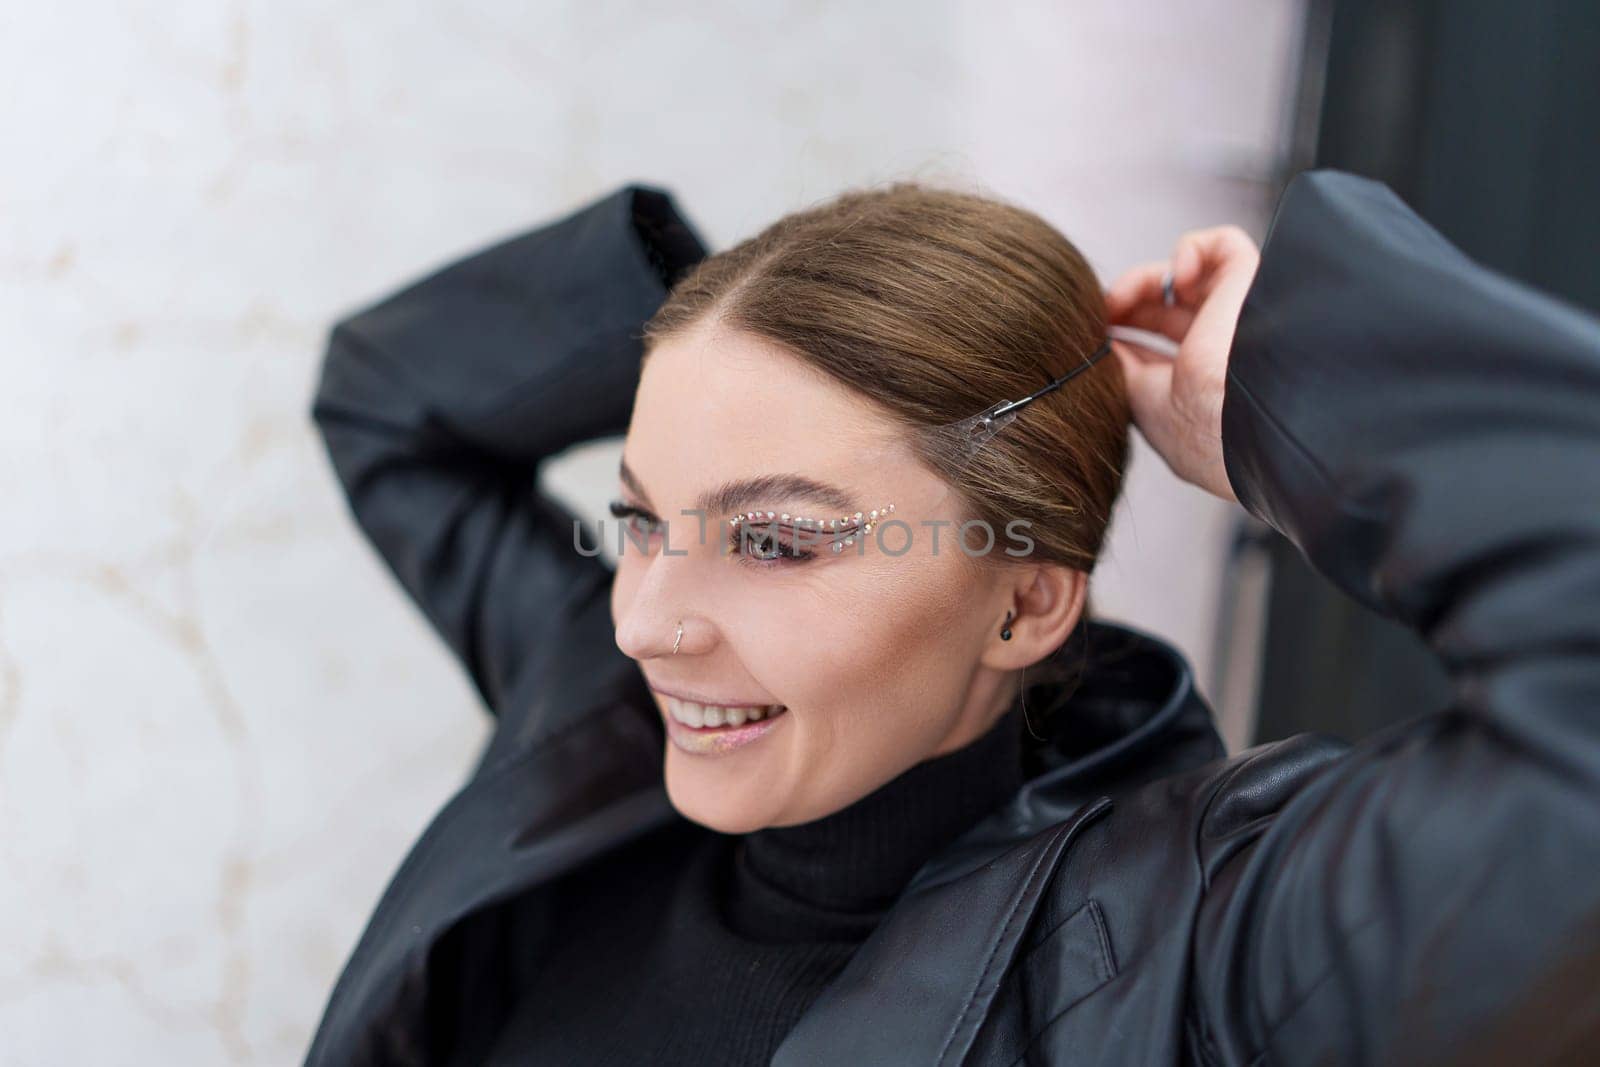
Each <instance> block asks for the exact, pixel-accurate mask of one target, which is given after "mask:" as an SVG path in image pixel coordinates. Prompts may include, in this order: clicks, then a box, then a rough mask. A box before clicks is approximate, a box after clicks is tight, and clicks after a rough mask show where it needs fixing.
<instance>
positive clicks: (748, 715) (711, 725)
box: [661, 693, 789, 730]
mask: <svg viewBox="0 0 1600 1067" xmlns="http://www.w3.org/2000/svg"><path fill="white" fill-rule="evenodd" d="M661 699H662V702H663V703H664V704H666V706H667V714H668V715H671V716H672V718H673V719H674V720H675V721H677V722H679V723H681V724H682V725H684V726H687V727H689V728H690V729H694V730H721V729H728V728H730V727H738V726H744V725H747V724H749V723H753V722H762V721H765V720H767V719H775V718H777V717H778V716H779V715H782V714H783V713H785V712H786V711H788V710H789V708H788V707H787V705H784V704H758V705H746V706H742V707H724V706H721V705H717V704H697V703H695V702H694V701H692V700H679V699H678V698H677V697H669V696H667V695H666V694H664V693H663V694H662V697H661Z"/></svg>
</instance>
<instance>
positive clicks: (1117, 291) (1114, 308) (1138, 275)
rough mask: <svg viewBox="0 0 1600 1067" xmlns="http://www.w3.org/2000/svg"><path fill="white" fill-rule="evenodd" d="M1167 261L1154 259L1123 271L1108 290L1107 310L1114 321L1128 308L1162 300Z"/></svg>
mask: <svg viewBox="0 0 1600 1067" xmlns="http://www.w3.org/2000/svg"><path fill="white" fill-rule="evenodd" d="M1167 266H1168V264H1167V261H1166V260H1164V259H1162V260H1153V261H1151V262H1149V263H1141V264H1140V265H1139V266H1137V267H1132V268H1130V269H1128V270H1126V271H1123V272H1122V274H1121V275H1119V276H1118V278H1117V280H1116V281H1115V282H1113V283H1112V285H1111V288H1109V289H1107V290H1106V312H1107V314H1109V315H1110V316H1111V320H1112V321H1113V322H1116V321H1119V316H1121V315H1122V314H1124V313H1126V312H1127V311H1128V309H1130V308H1133V307H1136V306H1137V305H1140V304H1145V303H1149V302H1150V301H1152V300H1154V301H1156V302H1157V303H1159V302H1160V300H1161V281H1162V278H1163V277H1164V276H1165V275H1166V273H1167Z"/></svg>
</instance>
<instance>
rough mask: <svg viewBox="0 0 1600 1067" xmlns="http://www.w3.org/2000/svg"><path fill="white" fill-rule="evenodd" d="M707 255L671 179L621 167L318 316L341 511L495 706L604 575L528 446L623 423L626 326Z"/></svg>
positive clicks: (552, 449) (629, 329) (322, 416)
mask: <svg viewBox="0 0 1600 1067" xmlns="http://www.w3.org/2000/svg"><path fill="white" fill-rule="evenodd" d="M704 255H705V248H704V246H703V244H702V243H701V241H700V239H699V237H698V236H697V235H696V234H695V233H694V231H693V230H692V229H691V228H690V226H689V225H688V224H687V223H686V222H685V220H684V219H683V218H682V217H681V216H680V215H679V213H678V210H677V208H676V206H675V205H674V203H673V201H672V199H671V197H670V195H669V194H668V193H666V192H665V191H663V190H660V189H655V188H650V187H646V186H638V185H628V186H624V187H622V188H620V189H618V190H616V191H614V192H612V193H610V194H608V195H606V196H604V197H602V198H599V199H597V200H594V201H592V202H590V203H588V204H587V205H585V206H583V207H581V208H580V209H578V210H576V211H574V212H572V213H570V214H568V215H566V216H564V217H562V218H559V219H557V220H555V221H552V222H549V223H547V224H545V225H542V226H539V227H537V228H534V229H532V230H530V231H528V232H526V233H524V234H521V235H519V236H516V237H514V238H511V239H509V240H506V241H504V242H501V243H499V244H496V245H495V246H493V247H490V248H487V249H484V250H482V251H479V252H476V253H474V254H472V255H469V256H467V257H465V258H463V259H460V260H458V261H456V262H454V263H451V264H449V265H447V266H445V267H443V268H441V269H439V270H437V271H435V272H433V273H431V274H429V275H428V276H426V277H424V278H422V279H420V280H418V281H416V282H414V283H413V284H410V285H408V286H406V287H405V288H403V289H401V290H399V291H398V292H396V293H394V294H392V295H390V296H388V297H386V298H384V299H383V300H381V301H379V302H378V303H376V304H374V305H372V306H371V307H368V308H366V309H364V310H361V311H359V312H357V313H355V314H352V315H350V316H348V317H346V318H344V319H343V320H341V321H340V322H339V323H338V324H337V325H335V326H334V327H333V329H332V331H331V334H330V336H329V339H328V344H327V350H326V355H325V357H324V360H323V364H322V370H321V377H320V381H319V383H318V386H317V390H316V395H315V398H314V400H313V403H312V417H313V419H314V420H315V423H316V426H317V428H318V430H319V432H320V433H321V435H322V439H323V442H324V444H325V446H326V448H327V450H328V455H329V458H330V459H331V461H332V464H333V467H334V470H335V472H336V473H337V476H338V478H339V481H340V483H341V484H342V486H343V488H344V491H345V494H346V496H347V497H348V499H349V505H350V508H351V511H352V512H353V514H354V517H355V519H356V521H357V523H358V524H359V525H360V527H361V529H362V531H363V532H364V533H365V535H366V536H367V538H368V539H369V540H370V541H371V542H372V544H373V546H374V547H375V548H376V549H377V551H378V552H379V553H380V554H381V556H382V557H383V559H384V561H385V562H386V563H387V564H388V566H389V569H390V570H391V571H392V572H393V573H394V575H395V577H396V578H398V579H399V581H400V583H401V585H402V586H403V587H404V588H405V590H406V592H407V593H408V594H409V595H410V597H411V598H412V599H413V600H414V602H415V603H416V604H417V605H418V606H419V607H420V608H421V610H422V611H423V613H424V614H425V615H426V616H427V618H428V620H429V622H430V623H431V624H432V625H433V627H434V628H435V629H436V630H437V631H438V633H439V634H440V635H441V636H442V637H443V638H444V640H445V641H446V642H447V643H448V645H449V646H450V648H451V649H452V650H453V651H454V653H455V654H456V656H457V657H458V658H459V660H460V661H461V663H462V665H463V667H464V668H465V670H466V671H467V672H468V674H469V676H470V677H471V679H472V681H473V683H474V685H475V686H476V687H477V689H478V692H479V694H480V695H481V696H482V698H483V700H484V701H485V703H486V705H487V706H488V707H489V709H490V710H492V711H494V712H496V713H498V712H499V711H500V710H501V708H502V703H503V701H505V700H506V699H507V696H508V694H509V693H510V691H511V689H512V687H513V686H514V685H516V684H517V683H518V681H519V680H520V679H521V677H522V674H523V672H525V671H526V670H528V669H529V667H528V665H529V664H530V663H533V662H536V660H537V657H538V655H539V653H540V652H541V650H542V649H543V647H544V645H545V635H546V634H547V633H549V632H551V631H552V630H553V629H554V628H557V627H559V626H561V625H562V622H561V619H562V606H563V604H564V603H569V602H570V601H571V598H573V597H577V596H583V595H589V594H592V593H593V592H594V591H595V589H597V588H599V587H602V586H604V585H606V584H607V583H609V580H610V572H609V570H608V569H607V568H606V567H605V565H604V564H603V563H602V562H601V560H600V559H598V558H597V557H593V556H585V555H582V554H580V553H579V552H577V551H576V550H575V548H574V530H573V517H572V516H571V514H570V513H568V512H567V511H566V510H565V509H563V508H562V507H561V506H560V505H559V504H558V503H557V502H556V501H555V500H554V499H553V498H550V497H548V496H547V495H545V494H544V493H543V492H542V491H541V490H540V489H539V487H538V485H537V481H536V478H537V468H538V464H539V461H540V460H542V459H544V458H545V457H546V456H549V455H551V454H553V453H556V452H559V451H560V450H562V449H563V448H566V447H568V446H569V445H573V444H576V443H579V442H581V441H584V440H587V439H591V438H595V437H601V436H605V435H608V434H615V433H622V432H623V431H624V430H625V429H626V427H627V423H628V418H629V414H630V412H631V410H632V406H633V394H634V389H635V387H636V385H637V383H638V373H639V360H640V355H641V348H642V346H641V336H640V334H641V328H642V327H643V325H644V323H645V321H646V320H647V319H648V318H649V316H650V315H651V314H652V313H653V312H654V311H655V309H656V308H657V306H658V305H659V304H660V303H661V301H662V300H663V299H664V297H665V295H666V293H667V290H668V288H669V287H670V285H671V284H672V283H673V282H675V281H676V280H677V278H678V277H679V276H680V275H681V274H682V273H683V272H684V271H686V270H687V269H688V267H689V266H691V265H692V264H693V263H694V262H696V261H698V260H699V259H700V258H702V257H703V256H704ZM585 545H586V546H588V547H590V548H592V543H591V542H589V541H588V540H587V539H586V540H585Z"/></svg>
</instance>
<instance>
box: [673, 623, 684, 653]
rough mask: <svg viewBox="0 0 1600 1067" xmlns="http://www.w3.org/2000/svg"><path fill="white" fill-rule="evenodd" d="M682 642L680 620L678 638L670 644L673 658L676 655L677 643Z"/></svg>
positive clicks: (681, 624)
mask: <svg viewBox="0 0 1600 1067" xmlns="http://www.w3.org/2000/svg"><path fill="white" fill-rule="evenodd" d="M682 640H683V621H682V620H681V619H680V620H679V622H678V636H677V638H676V639H674V640H673V642H672V654H673V655H674V656H676V655H677V654H678V643H679V642H680V641H682Z"/></svg>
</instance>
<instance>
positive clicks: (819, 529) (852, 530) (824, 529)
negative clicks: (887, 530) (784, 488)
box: [728, 504, 894, 552]
mask: <svg viewBox="0 0 1600 1067" xmlns="http://www.w3.org/2000/svg"><path fill="white" fill-rule="evenodd" d="M893 511H894V505H893V504H886V505H884V506H883V507H881V508H873V509H872V510H871V511H868V512H860V511H858V512H856V513H855V514H854V515H840V516H838V517H837V518H826V519H824V518H816V517H811V516H806V515H790V514H789V513H788V512H787V511H784V512H773V511H747V512H744V513H742V514H740V515H736V516H734V517H733V518H731V519H729V520H728V525H729V526H730V527H733V528H734V529H736V530H737V529H739V528H740V527H742V526H745V525H751V526H754V525H756V524H758V523H759V524H761V525H762V526H763V527H765V528H766V529H768V530H771V529H772V528H773V527H779V528H787V529H789V530H790V531H805V532H806V534H808V535H811V534H816V535H819V536H820V541H819V542H817V543H819V544H823V545H831V546H832V548H833V551H835V552H842V551H844V548H845V546H846V545H853V544H855V543H856V537H857V536H858V535H859V536H862V537H863V539H864V537H865V535H866V534H869V533H871V532H872V527H873V526H874V525H876V524H877V523H879V522H881V521H882V520H883V519H885V518H887V517H888V516H889V515H890V513H892V512H893ZM741 532H742V531H741Z"/></svg>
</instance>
